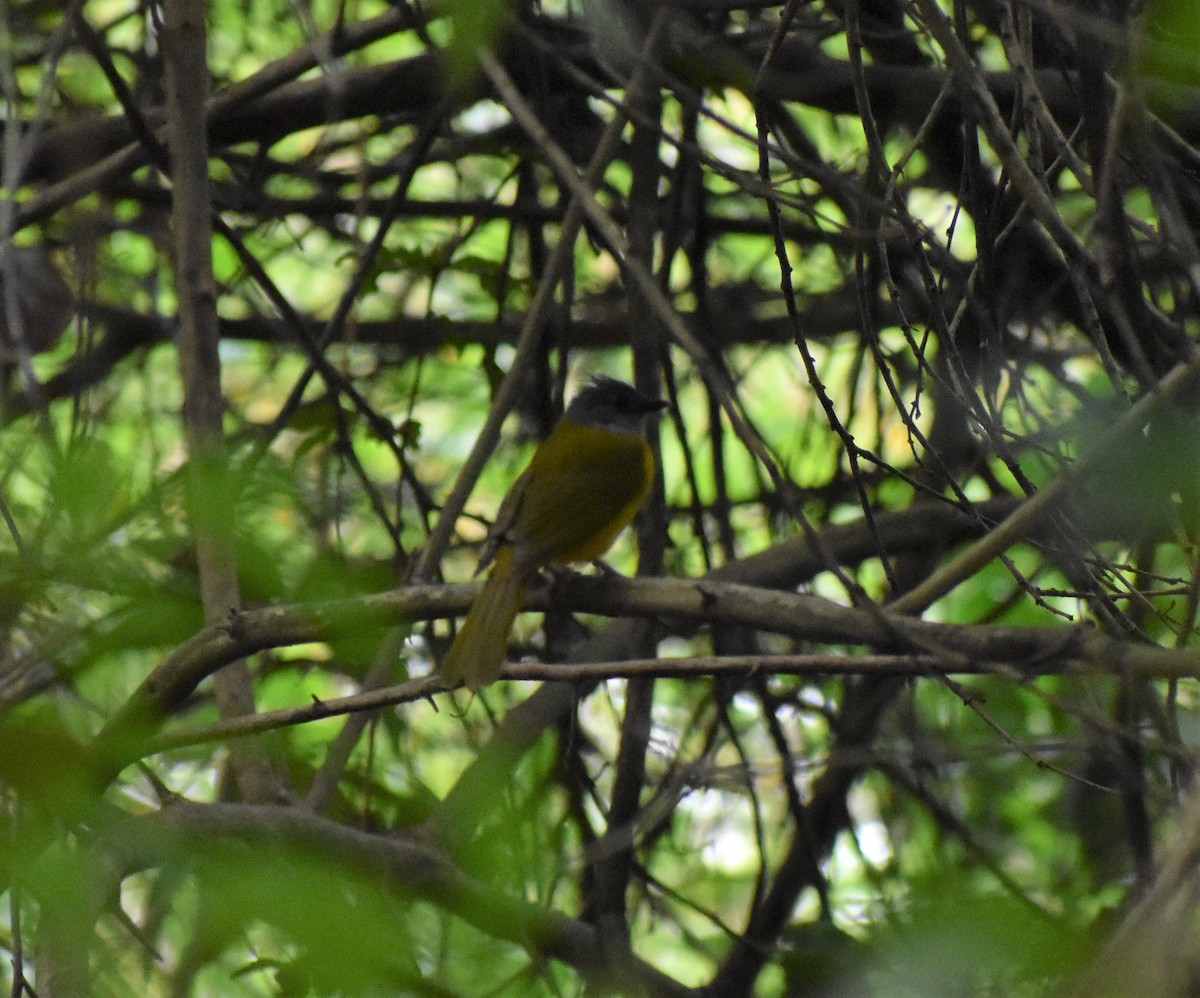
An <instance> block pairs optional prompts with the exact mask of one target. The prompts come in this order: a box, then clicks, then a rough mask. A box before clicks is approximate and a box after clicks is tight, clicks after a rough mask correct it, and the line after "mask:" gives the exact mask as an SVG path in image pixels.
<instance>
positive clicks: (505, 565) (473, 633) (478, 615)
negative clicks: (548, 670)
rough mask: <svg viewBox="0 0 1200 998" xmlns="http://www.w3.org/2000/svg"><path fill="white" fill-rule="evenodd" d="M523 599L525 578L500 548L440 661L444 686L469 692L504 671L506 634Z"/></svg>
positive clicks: (508, 552)
mask: <svg viewBox="0 0 1200 998" xmlns="http://www.w3.org/2000/svg"><path fill="white" fill-rule="evenodd" d="M524 598H525V579H524V578H523V577H521V576H520V575H519V574H518V573H517V572H515V571H514V569H513V558H512V548H510V547H502V548H501V549H500V552H499V553H498V554H497V555H496V563H495V566H494V567H493V568H492V573H491V575H489V576H488V578H487V581H486V582H485V583H484V584H483V588H482V589H481V590H480V591H479V595H478V596H476V597H475V602H474V603H472V604H471V610H470V612H469V613H468V614H467V619H466V620H464V621H463V625H462V628H461V629H460V630H459V632H458V636H457V637H456V638H455V639H454V643H453V644H452V645H451V646H450V650H449V651H448V652H446V655H445V656H444V657H443V659H442V666H441V670H440V671H441V676H442V679H443V680H444V681H445V683H446V685H447V686H454V685H456V684H457V683H458V682H460V681H461V682H463V683H465V684H466V686H467V688H468V689H469V690H471V691H472V692H474V691H476V690H478V689H479V688H480V687H483V686H486V685H487V684H488V683H490V682H492V681H493V680H495V679H497V678H498V677H499V675H500V672H501V670H502V669H503V668H504V657H505V651H506V650H507V648H508V632H509V631H510V630H511V629H512V622H513V618H514V617H516V615H517V610H519V609H520V607H521V601H522V600H523V599H524Z"/></svg>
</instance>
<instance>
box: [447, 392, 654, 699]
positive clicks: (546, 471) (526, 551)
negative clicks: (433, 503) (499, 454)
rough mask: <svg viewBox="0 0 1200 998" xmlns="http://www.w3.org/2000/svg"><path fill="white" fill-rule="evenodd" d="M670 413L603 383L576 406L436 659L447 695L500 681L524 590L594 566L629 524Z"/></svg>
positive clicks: (504, 510) (515, 491) (542, 449)
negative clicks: (662, 417)
mask: <svg viewBox="0 0 1200 998" xmlns="http://www.w3.org/2000/svg"><path fill="white" fill-rule="evenodd" d="M667 407H668V406H667V403H666V402H664V401H662V400H661V399H657V398H653V397H651V396H650V395H646V394H644V393H642V392H640V391H638V390H637V389H635V388H633V387H632V386H630V385H627V384H626V383H625V382H623V381H618V380H616V379H615V378H610V377H607V376H605V375H595V376H594V377H593V378H592V379H591V382H590V384H589V385H588V386H587V387H585V388H584V389H582V390H581V391H580V392H579V393H578V394H577V395H576V396H575V398H574V399H572V401H571V404H570V405H569V406H567V409H566V411H565V412H564V413H563V415H562V418H561V419H560V420H559V421H558V423H557V425H556V426H555V427H554V430H553V431H552V432H551V433H550V435H549V436H548V437H546V439H545V440H543V441H542V443H541V444H540V445H539V446H538V449H537V450H536V451H535V452H534V455H533V457H532V458H531V459H530V461H529V464H528V465H527V466H526V468H525V470H524V471H523V472H522V473H521V475H520V477H519V478H518V479H517V480H516V481H515V482H514V483H513V485H512V488H510V489H509V491H508V494H507V495H506V496H505V497H504V501H503V502H502V503H501V504H500V509H499V512H498V513H497V515H496V522H495V525H494V526H493V528H492V531H491V533H490V535H489V539H488V543H487V546H486V547H485V550H484V553H483V557H482V558H481V559H480V562H479V568H478V569H476V575H478V574H479V573H480V572H482V571H483V570H484V569H485V568H487V567H488V565H489V564H490V565H491V573H490V574H489V575H488V577H487V579H486V581H485V582H484V584H483V588H482V589H481V590H480V591H479V594H478V595H477V596H476V597H475V600H474V601H473V602H472V604H471V608H470V610H469V612H468V613H467V617H466V620H465V621H464V622H463V625H462V627H461V628H460V629H459V631H458V635H457V636H456V637H455V639H454V641H453V643H452V644H451V645H450V649H449V650H448V651H447V652H446V654H445V655H444V656H443V658H442V663H441V667H440V670H439V672H440V676H441V679H442V681H443V682H444V683H445V684H446V686H447V687H448V688H451V689H452V688H454V687H455V686H457V685H458V684H459V683H460V682H462V683H464V684H465V685H466V686H467V688H468V689H469V690H471V692H473V693H474V692H478V691H479V690H480V689H481V688H482V687H484V686H486V685H488V684H489V683H491V682H493V681H494V680H496V679H498V678H499V676H500V673H501V672H502V671H503V668H504V658H505V652H506V650H507V646H508V634H509V631H510V630H511V629H512V623H513V620H514V618H515V617H516V615H517V611H518V610H519V609H520V607H521V603H522V601H523V600H524V596H525V590H526V588H527V586H528V585H529V583H530V581H531V580H532V579H533V578H534V577H535V576H536V575H537V573H538V572H539V571H541V570H542V569H543V568H545V567H547V566H550V565H567V564H570V563H571V562H585V561H595V560H597V559H598V558H599V557H600V556H601V555H603V554H604V552H605V551H607V550H608V548H609V546H610V545H611V544H612V542H613V541H614V540H615V539H616V537H617V535H618V534H619V533H620V532H621V531H622V530H623V529H625V527H627V526H628V525H629V524H630V523H631V522H632V521H633V518H634V517H635V516H636V515H637V512H638V510H639V509H641V507H642V505H643V504H644V503H645V501H646V497H647V496H648V495H649V494H650V487H651V485H652V484H653V482H654V457H653V452H652V451H651V449H650V445H649V443H648V442H647V440H646V431H647V429H648V427H649V424H650V422H651V419H652V417H654V416H655V415H656V414H658V413H659V412H661V411H662V410H663V409H665V408H667Z"/></svg>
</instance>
